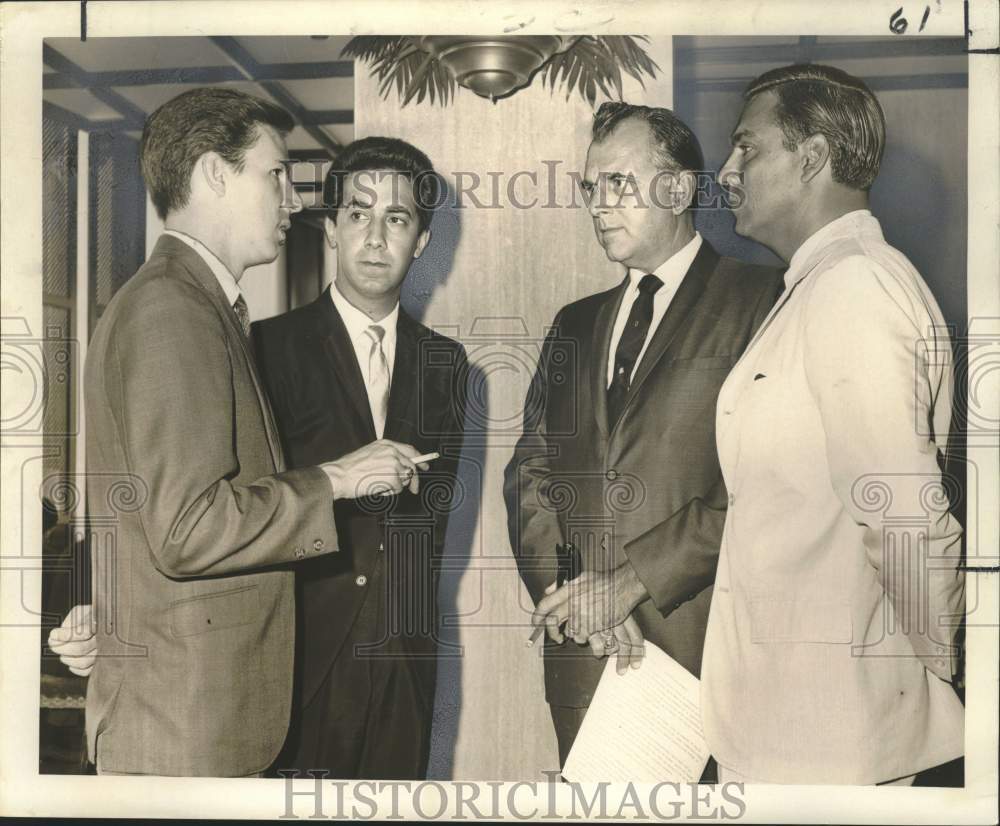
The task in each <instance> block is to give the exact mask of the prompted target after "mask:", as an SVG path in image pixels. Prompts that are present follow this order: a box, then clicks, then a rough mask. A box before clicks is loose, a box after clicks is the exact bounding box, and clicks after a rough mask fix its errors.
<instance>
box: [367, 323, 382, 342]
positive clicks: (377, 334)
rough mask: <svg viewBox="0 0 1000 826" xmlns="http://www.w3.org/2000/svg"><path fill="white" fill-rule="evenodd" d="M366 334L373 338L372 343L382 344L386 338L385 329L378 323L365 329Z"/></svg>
mask: <svg viewBox="0 0 1000 826" xmlns="http://www.w3.org/2000/svg"><path fill="white" fill-rule="evenodd" d="M365 335H367V336H368V338H370V339H371V340H372V344H381V343H382V339H383V338H385V329H384V328H383V327H380V326H379V325H378V324H372V325H371V326H370V327H369V328H368V329H367V330H365Z"/></svg>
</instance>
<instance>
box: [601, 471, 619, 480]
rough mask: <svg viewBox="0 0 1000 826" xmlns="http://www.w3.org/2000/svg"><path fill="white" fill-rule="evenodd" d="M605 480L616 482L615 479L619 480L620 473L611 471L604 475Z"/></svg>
mask: <svg viewBox="0 0 1000 826" xmlns="http://www.w3.org/2000/svg"><path fill="white" fill-rule="evenodd" d="M604 478H605V479H607V480H608V481H609V482H614V481H615V479H617V478H618V471H617V470H614V469H611V470H609V471H608V472H607V473H605V474H604Z"/></svg>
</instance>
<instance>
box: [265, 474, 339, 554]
mask: <svg viewBox="0 0 1000 826" xmlns="http://www.w3.org/2000/svg"><path fill="white" fill-rule="evenodd" d="M278 478H279V479H281V480H282V481H283V482H285V483H286V484H288V485H290V486H291V487H292V488H293V489H294V491H295V493H296V494H297V496H298V497H299V499H300V502H301V514H300V517H299V518H300V520H301V527H300V529H299V530H298V531H297V532H296V533H295V534H294V536H295V539H294V541H293V544H292V547H291V548H290V549H289V551H290V553H291V556H292V559H294V560H300V559H307V558H309V557H314V556H322V555H324V554H328V553H335V552H337V551H339V550H340V541H339V538H338V536H337V524H336V522H335V520H334V511H333V483H332V482H331V481H330V478H329V477H328V476H327V475H326V473H325V472H324V471H323V470H321V469H320V468H318V467H308V468H301V469H299V470H288V471H285V472H284V473H280V474H278ZM302 515H304V516H305V518H304V519H303V518H301V516H302Z"/></svg>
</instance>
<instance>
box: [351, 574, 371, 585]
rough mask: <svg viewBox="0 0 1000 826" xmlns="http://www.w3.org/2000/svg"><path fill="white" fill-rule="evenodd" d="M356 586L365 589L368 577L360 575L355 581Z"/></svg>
mask: <svg viewBox="0 0 1000 826" xmlns="http://www.w3.org/2000/svg"><path fill="white" fill-rule="evenodd" d="M354 584H355V585H357V586H358V587H359V588H364V587H365V585H367V584H368V577H366V576H365V575H364V574H360V575H359V576H358V578H357V579H356V580H354Z"/></svg>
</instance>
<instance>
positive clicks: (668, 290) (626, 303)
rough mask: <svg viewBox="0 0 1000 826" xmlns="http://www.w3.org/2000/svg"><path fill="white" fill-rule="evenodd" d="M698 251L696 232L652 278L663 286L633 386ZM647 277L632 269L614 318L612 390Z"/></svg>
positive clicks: (610, 366)
mask: <svg viewBox="0 0 1000 826" xmlns="http://www.w3.org/2000/svg"><path fill="white" fill-rule="evenodd" d="M699 249H701V234H700V233H697V232H696V233H695V234H694V238H692V239H691V240H690V241H688V242H687V243H686V244H685V245H684V246H683V247H681V249H680V250H678V251H677V252H675V253H674V254H673V255H672V256H670V258H668V259H667V260H666V261H664V262H663V263H662V264H660V266H659V267H657V268H656V271H655V272H654V273H653V275H655V276H656V277H657V278H659V279H660V281H662V282H663V286H662V287H660V289H658V290H657V291H656V294H655V295H654V296H653V318H652V320H651V321H650V322H649V331H648V332H647V333H646V341H645V342H644V343H643V345H642V350H640V351H639V357H638V358H637V359H636V360H635V365H634V366H633V367H632V375H631V376H629V381H630V382H631V381H632V379H633V378H634V377H635V371H636V370H638V369H639V365H640V364H641V363H642V357H643V356H644V355H645V354H646V348H647V347H649V342H650V341H651V340H652V338H653V333H655V332H656V328H657V327H658V326H659V325H660V322H661V321H663V316H665V315H666V314H667V309H668V308H669V307H670V302H671V301H673V299H674V295H675V294H676V293H677V288H678V287H680V285H681V281H683V280H684V276H685V275H686V274H687V271H688V270H689V269H690V268H691V262H693V261H694V259H695V256H696V255H697V254H698V250H699ZM644 275H647V273H645V272H643V271H642V270H634V269H629V271H628V282H629V283H628V287H626V288H625V295H624V296H623V297H622V303H621V306H620V307H619V308H618V315H617V316H616V317H615V326H614V327H613V328H612V330H611V349H610V351H609V352H608V378H607V386H608V387H611V381H612V379H613V378H614V373H615V351H616V350H617V349H618V342H619V341H620V340H621V337H622V333H623V332H624V331H625V324H626V323H627V322H628V314H629V313H630V312H631V311H632V305H633V304H634V303H635V300H636V299H637V298H638V297H639V282H640V281H642V277H643V276H644Z"/></svg>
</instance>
